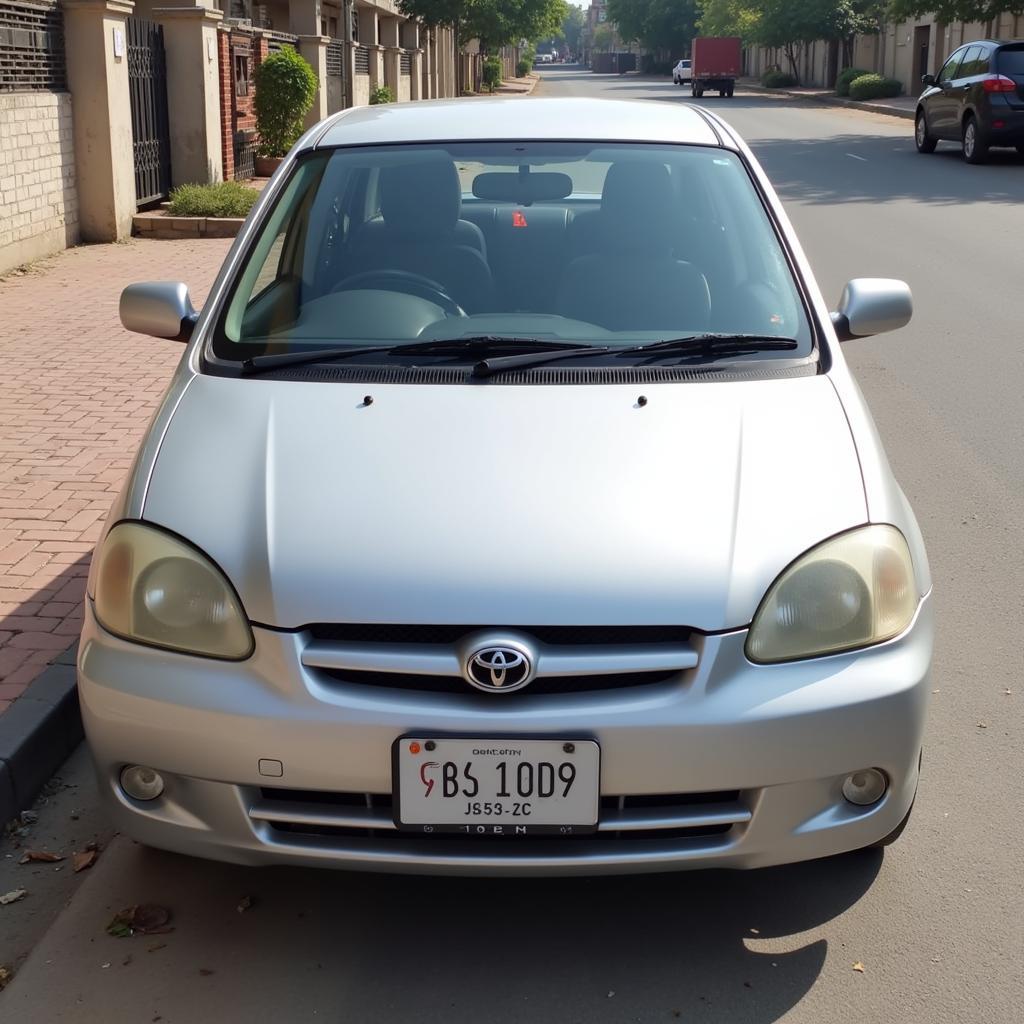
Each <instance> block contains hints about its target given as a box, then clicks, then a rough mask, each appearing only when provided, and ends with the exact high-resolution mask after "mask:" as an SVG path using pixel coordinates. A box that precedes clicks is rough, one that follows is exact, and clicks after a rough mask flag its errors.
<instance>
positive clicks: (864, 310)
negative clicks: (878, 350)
mask: <svg viewBox="0 0 1024 1024" xmlns="http://www.w3.org/2000/svg"><path fill="white" fill-rule="evenodd" d="M913 315H914V298H913V296H912V295H911V294H910V287H909V285H907V283H906V282H905V281H896V280H893V279H892V278H889V277H856V278H854V279H853V280H852V281H850V282H848V283H847V285H846V287H845V288H844V289H843V295H842V298H840V300H839V308H838V309H837V310H836V312H835V313H833V314H832V326H833V327H834V328H835V331H836V335H837V336H838V338H839V340H840V341H849V340H850V339H851V338H869V337H871V335H873V334H884V333H885V332H886V331H896V330H899V329H900V328H901V327H906V326H907V324H909V323H910V318H911V317H912V316H913Z"/></svg>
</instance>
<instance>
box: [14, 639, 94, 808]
mask: <svg viewBox="0 0 1024 1024" xmlns="http://www.w3.org/2000/svg"><path fill="white" fill-rule="evenodd" d="M77 649H78V644H77V643H76V644H74V645H73V646H71V647H69V648H68V649H67V650H66V651H65V652H64V653H63V654H61V655H60V656H59V657H58V658H57V660H56V661H54V662H53V663H52V664H50V665H49V666H47V668H46V670H45V671H44V672H43V674H42V675H40V676H39V677H38V678H37V679H35V680H34V681H33V682H32V683H30V684H29V686H28V689H26V690H25V692H24V693H23V694H22V695H21V696H20V697H19V698H18V699H17V700H16V701H15V702H14V703H13V704H12V705H11V706H10V707H9V708H8V709H7V710H6V711H5V712H4V713H3V714H2V715H0V824H3V823H5V822H8V821H10V820H11V819H12V818H14V817H16V816H17V815H18V814H19V813H20V812H21V811H23V810H24V809H25V808H26V807H29V806H30V805H31V803H32V801H33V800H34V799H35V797H36V794H38V792H39V790H40V789H42V788H43V785H44V784H45V782H46V780H47V779H49V778H50V776H51V775H53V773H54V772H55V771H56V770H57V769H58V768H59V767H60V765H61V764H62V763H63V761H64V760H65V758H66V757H67V756H68V754H70V753H71V751H72V750H74V749H75V747H77V746H78V744H79V743H80V742H81V741H82V737H83V732H82V715H81V712H80V710H79V707H78V687H77V683H76V673H75V658H76V653H77Z"/></svg>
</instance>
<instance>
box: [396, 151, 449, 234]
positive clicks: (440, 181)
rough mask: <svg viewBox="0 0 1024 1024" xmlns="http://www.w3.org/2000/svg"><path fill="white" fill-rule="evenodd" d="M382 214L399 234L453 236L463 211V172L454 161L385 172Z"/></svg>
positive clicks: (422, 163) (402, 166) (400, 166)
mask: <svg viewBox="0 0 1024 1024" xmlns="http://www.w3.org/2000/svg"><path fill="white" fill-rule="evenodd" d="M380 205H381V214H382V215H383V217H384V223H385V224H387V226H388V227H389V228H391V229H392V230H395V231H400V232H402V233H404V234H410V235H436V234H444V233H445V232H451V231H453V230H454V229H455V225H456V223H457V222H458V220H459V213H460V212H461V209H462V188H461V186H460V185H459V172H458V171H457V170H456V169H455V164H454V163H452V161H451V160H421V161H418V162H416V163H407V164H398V165H395V166H393V167H385V168H384V170H383V171H382V172H381V204H380Z"/></svg>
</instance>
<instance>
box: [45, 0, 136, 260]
mask: <svg viewBox="0 0 1024 1024" xmlns="http://www.w3.org/2000/svg"><path fill="white" fill-rule="evenodd" d="M61 6H62V7H63V9H64V38H65V40H66V43H65V45H66V61H67V74H68V89H69V90H70V92H71V94H72V96H73V97H74V102H73V103H72V105H71V112H72V125H73V130H74V142H75V175H76V182H77V187H78V211H79V212H78V222H79V230H80V231H81V235H82V240H83V241H85V242H116V241H118V240H120V239H122V238H127V237H129V236H130V235H131V231H132V217H133V216H134V214H135V158H134V147H133V143H132V107H131V97H130V93H129V86H128V39H127V24H126V23H127V20H128V16H129V15H130V14H131V13H132V10H133V9H134V7H135V5H134V4H133V3H126V2H122V0H64V3H63V4H62V5H61Z"/></svg>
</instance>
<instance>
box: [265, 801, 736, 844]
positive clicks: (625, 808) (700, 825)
mask: <svg viewBox="0 0 1024 1024" xmlns="http://www.w3.org/2000/svg"><path fill="white" fill-rule="evenodd" d="M257 792H258V794H259V799H258V800H256V801H253V803H252V806H251V807H250V810H249V816H250V818H251V819H252V820H253V821H257V822H261V823H264V824H265V825H266V826H267V827H268V828H269V829H270V831H271V833H272V835H271V838H272V839H273V838H274V835H273V834H276V835H278V838H279V839H280V841H286V842H293V841H295V840H298V839H301V838H303V837H304V838H306V839H309V840H325V839H364V840H365V839H373V840H375V841H378V842H386V843H388V844H389V845H390V844H394V845H396V846H401V845H403V844H406V845H408V844H410V843H421V842H427V843H445V842H447V843H452V842H455V843H457V844H461V845H466V844H467V843H473V844H485V845H486V846H487V847H488V848H490V849H492V850H495V851H496V850H498V849H499V848H500V849H501V850H502V852H507V851H508V850H509V849H510V848H518V847H521V846H524V845H527V844H533V843H538V844H542V845H543V844H552V843H561V844H564V845H566V846H568V847H571V846H573V845H578V844H581V843H585V844H586V843H598V844H601V843H608V842H629V843H631V844H632V843H640V844H642V843H644V842H657V841H663V840H666V839H707V838H709V837H716V836H719V837H724V836H726V835H728V833H730V832H731V831H732V830H733V829H734V828H736V827H737V826H738V825H741V824H743V823H745V822H746V821H748V820H749V819H750V811H749V809H748V807H747V804H746V802H745V801H744V800H743V798H742V794H741V793H740V792H739V790H723V791H718V792H707V793H657V794H641V795H624V796H603V797H602V798H601V812H600V813H601V823H600V827H599V831H597V832H595V833H588V834H585V835H581V836H579V837H576V838H575V839H572V840H566V839H565V837H563V836H560V835H535V836H530V837H528V838H527V839H515V838H508V837H500V836H497V837H496V836H453V835H452V834H451V833H435V834H432V835H424V834H421V833H410V832H400V831H398V830H397V829H396V828H395V826H394V822H393V820H392V802H391V795H390V794H389V793H344V792H326V791H322V790H302V789H283V788H281V789H279V788H276V787H263V788H261V789H259V790H258V791H257ZM647 821H649V822H650V823H651V825H652V827H650V828H645V827H643V826H644V824H645V822H647ZM616 825H622V826H623V827H622V828H616ZM627 826H628V827H627Z"/></svg>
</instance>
